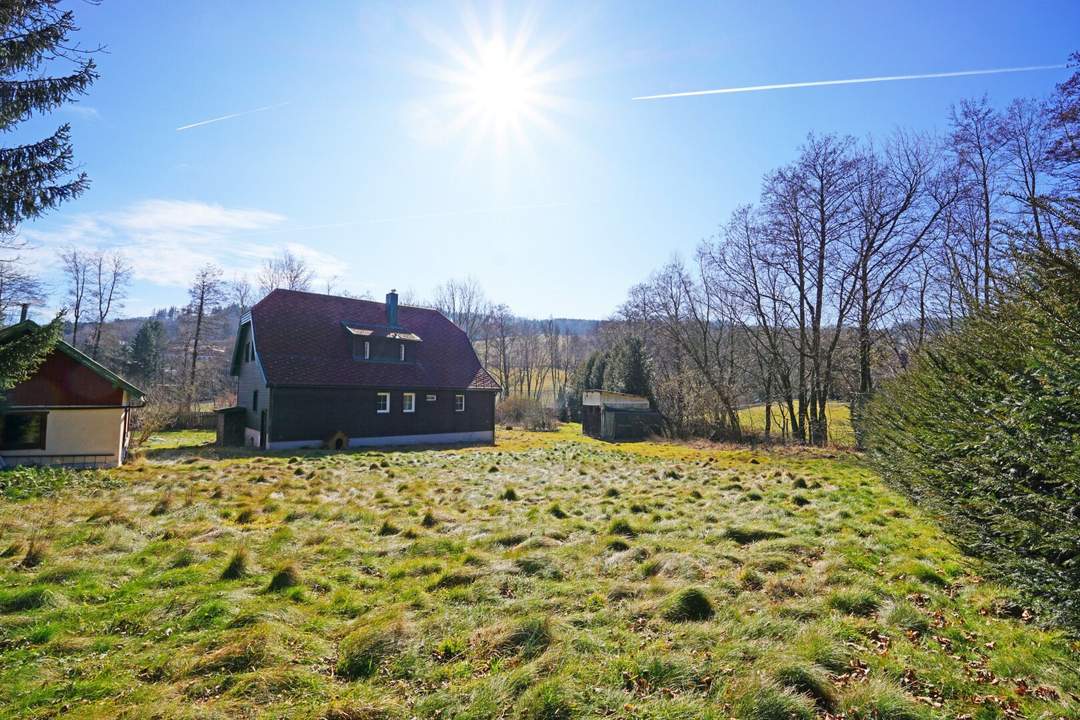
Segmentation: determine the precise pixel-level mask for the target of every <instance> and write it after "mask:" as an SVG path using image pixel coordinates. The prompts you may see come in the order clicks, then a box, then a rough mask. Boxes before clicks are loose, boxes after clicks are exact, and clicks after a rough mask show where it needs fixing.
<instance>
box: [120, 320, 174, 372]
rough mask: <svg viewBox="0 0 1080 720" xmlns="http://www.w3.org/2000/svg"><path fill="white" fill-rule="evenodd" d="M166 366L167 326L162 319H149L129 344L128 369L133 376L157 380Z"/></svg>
mask: <svg viewBox="0 0 1080 720" xmlns="http://www.w3.org/2000/svg"><path fill="white" fill-rule="evenodd" d="M164 367H165V326H164V325H162V324H161V321H160V320H147V321H146V322H144V323H143V324H142V325H141V326H140V327H139V330H138V332H136V333H135V337H134V338H132V340H131V345H129V346H128V362H127V371H128V374H129V375H131V377H133V378H135V379H138V380H143V381H149V382H156V381H158V380H160V379H161V376H162V373H163V371H164Z"/></svg>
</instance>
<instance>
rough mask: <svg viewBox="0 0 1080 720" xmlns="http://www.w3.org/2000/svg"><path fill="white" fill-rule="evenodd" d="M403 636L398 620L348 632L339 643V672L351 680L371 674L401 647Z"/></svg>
mask: <svg viewBox="0 0 1080 720" xmlns="http://www.w3.org/2000/svg"><path fill="white" fill-rule="evenodd" d="M405 638H406V634H405V625H404V623H402V622H401V621H400V620H397V621H394V622H391V623H389V624H383V625H376V626H374V627H362V628H360V629H358V630H355V631H353V632H351V633H349V634H348V635H346V636H345V639H343V640H342V641H341V644H340V645H339V646H338V661H337V673H338V675H341V676H342V677H344V678H348V679H350V680H360V679H363V678H368V677H371V676H372V675H374V674H375V673H376V672H377V671H378V669H379V667H380V666H383V665H384V664H386V663H387V662H389V661H390V660H391V659H392V658H393V657H394V656H396V655H397V653H399V652H400V651H401V649H402V648H403V647H404V645H405Z"/></svg>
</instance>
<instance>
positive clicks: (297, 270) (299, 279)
mask: <svg viewBox="0 0 1080 720" xmlns="http://www.w3.org/2000/svg"><path fill="white" fill-rule="evenodd" d="M314 277H315V271H314V270H312V269H311V267H309V266H308V264H307V261H306V260H304V259H303V258H302V257H299V256H297V255H294V254H293V253H292V252H290V251H289V250H285V251H283V252H282V253H281V256H280V257H277V258H274V259H271V260H267V261H266V262H264V263H263V266H262V268H261V269H260V270H259V275H258V278H257V279H256V280H257V282H258V283H259V290H260V291H261V292H262V294H263V296H266V295H269V294H270V293H271V292H273V291H274V290H277V289H279V288H281V289H284V290H302V291H307V290H309V289H310V288H311V282H312V280H313V279H314Z"/></svg>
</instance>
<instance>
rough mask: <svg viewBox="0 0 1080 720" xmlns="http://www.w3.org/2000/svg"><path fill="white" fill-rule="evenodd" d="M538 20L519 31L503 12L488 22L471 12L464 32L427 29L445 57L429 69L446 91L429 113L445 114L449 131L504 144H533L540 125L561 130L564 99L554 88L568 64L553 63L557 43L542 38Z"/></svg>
mask: <svg viewBox="0 0 1080 720" xmlns="http://www.w3.org/2000/svg"><path fill="white" fill-rule="evenodd" d="M533 20H534V19H533V18H526V19H524V20H522V22H521V24H520V25H519V26H518V27H517V28H516V29H515V30H513V31H507V30H506V28H505V27H504V26H503V24H502V22H501V18H496V19H494V20H493V21H492V22H490V23H486V24H485V23H481V22H479V21H478V20H477V19H476V18H475V17H471V18H465V22H464V32H461V33H458V34H453V35H450V34H446V33H445V31H441V30H440V31H435V30H433V29H430V30H431V31H430V32H428V33H426V34H427V35H428V37H429V39H430V40H431V41H432V43H433V45H434V46H436V47H437V48H438V49H439V50H441V55H442V58H441V59H440V60H434V59H433V60H432V61H431V62H430V63H425V65H426V71H425V74H427V75H429V76H430V77H432V78H433V79H436V80H438V81H439V82H440V83H442V84H443V86H444V88H445V92H443V93H441V96H436V97H432V98H430V99H429V101H428V102H427V107H428V108H429V110H428V113H429V114H428V116H427V117H441V119H442V121H443V123H444V125H443V127H442V130H443V131H444V132H446V131H449V132H450V133H458V132H461V133H465V134H467V135H469V136H471V138H472V141H473V143H474V144H476V145H481V146H486V145H494V146H495V147H497V148H500V149H507V148H508V147H509V146H511V145H513V146H521V147H524V148H526V149H528V148H529V147H530V146H531V140H532V137H533V136H534V135H535V132H536V131H537V130H542V131H545V132H549V133H550V132H553V131H555V130H556V128H555V127H554V123H553V120H552V115H553V113H555V112H558V111H559V108H560V105H561V104H562V103H561V102H560V100H559V98H557V97H556V96H555V95H554V94H553V93H552V88H553V87H554V86H555V85H557V84H558V80H559V79H560V77H561V75H562V73H564V72H565V68H556V67H553V66H552V64H551V61H552V55H553V53H554V52H555V50H556V49H557V48H556V45H555V44H550V43H549V44H544V43H541V42H539V40H538V38H536V37H535V36H534V34H533V32H532V31H533V29H534V27H535V25H534V22H533ZM463 41H464V42H463Z"/></svg>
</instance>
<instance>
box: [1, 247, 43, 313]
mask: <svg viewBox="0 0 1080 720" xmlns="http://www.w3.org/2000/svg"><path fill="white" fill-rule="evenodd" d="M45 296H46V292H45V286H44V285H43V284H42V282H41V281H40V280H39V279H38V278H36V277H34V276H33V275H31V274H29V273H27V272H26V271H25V270H23V269H22V267H21V265H20V263H19V261H18V259H17V258H11V259H7V260H0V324H7V322H8V320H9V318H10V317H11V316H12V310H13V309H15V308H17V307H18V306H19V305H20V304H22V303H31V304H33V305H41V304H43V303H44V302H45Z"/></svg>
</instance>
